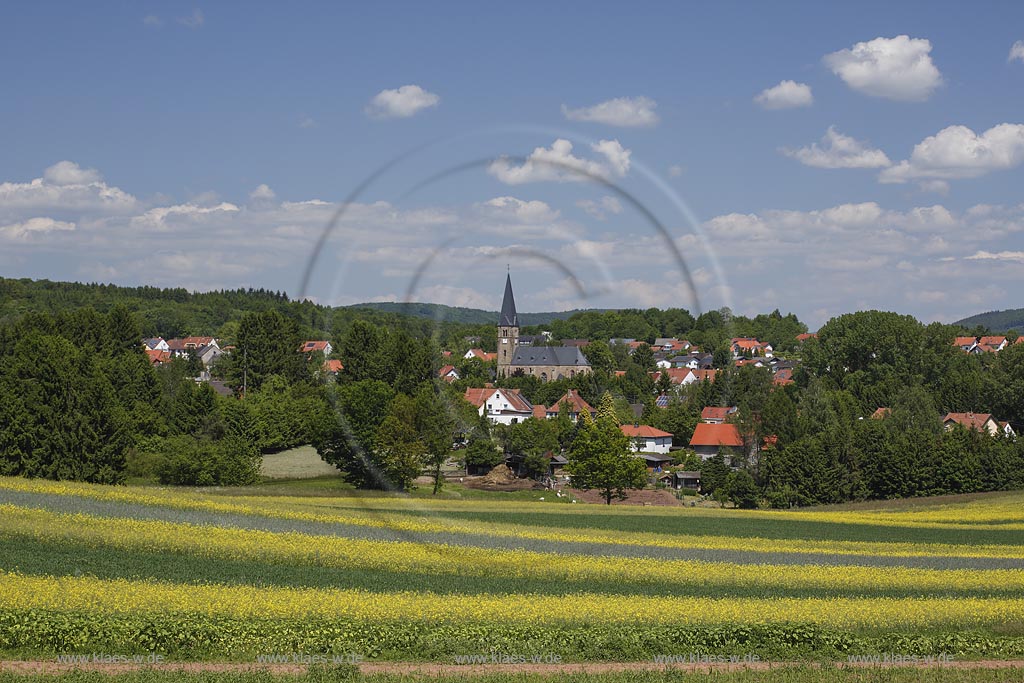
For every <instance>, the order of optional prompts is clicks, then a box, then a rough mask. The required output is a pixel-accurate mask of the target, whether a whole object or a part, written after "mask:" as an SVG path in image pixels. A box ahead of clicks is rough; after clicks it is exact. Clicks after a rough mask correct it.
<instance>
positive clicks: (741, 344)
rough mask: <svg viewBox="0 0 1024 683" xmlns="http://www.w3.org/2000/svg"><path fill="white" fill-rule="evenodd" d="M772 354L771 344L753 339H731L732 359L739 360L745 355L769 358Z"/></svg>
mask: <svg viewBox="0 0 1024 683" xmlns="http://www.w3.org/2000/svg"><path fill="white" fill-rule="evenodd" d="M772 352H773V349H772V345H771V344H768V343H766V342H760V341H758V340H756V339H754V338H753V337H733V339H732V355H733V357H734V358H739V357H741V356H743V355H746V354H749V355H751V356H763V357H764V358H771V357H772V355H773V353H772Z"/></svg>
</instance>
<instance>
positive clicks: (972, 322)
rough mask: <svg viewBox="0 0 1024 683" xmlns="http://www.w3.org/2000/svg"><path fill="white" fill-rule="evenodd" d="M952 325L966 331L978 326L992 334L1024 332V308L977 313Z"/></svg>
mask: <svg viewBox="0 0 1024 683" xmlns="http://www.w3.org/2000/svg"><path fill="white" fill-rule="evenodd" d="M953 324H954V325H960V326H962V327H966V328H968V329H974V328H975V327H978V326H979V325H980V326H981V327H985V328H988V329H989V330H991V331H992V332H997V333H1005V332H1007V331H1008V330H1016V331H1017V332H1024V308H1014V309H1010V310H1006V311H989V312H988V313H979V314H978V315H972V316H971V317H969V318H964V319H963V320H959V321H957V322H955V323H953Z"/></svg>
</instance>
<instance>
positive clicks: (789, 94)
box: [754, 81, 814, 109]
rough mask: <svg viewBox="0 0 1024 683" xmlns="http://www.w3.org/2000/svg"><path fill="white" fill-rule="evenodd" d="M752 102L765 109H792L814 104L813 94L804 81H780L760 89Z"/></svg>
mask: <svg viewBox="0 0 1024 683" xmlns="http://www.w3.org/2000/svg"><path fill="white" fill-rule="evenodd" d="M754 102H755V103H757V104H759V105H761V106H762V107H764V108H765V109H792V108H794V107H809V106H811V105H812V104H814V95H813V94H811V86H809V85H807V84H806V83H797V82H796V81H782V82H781V83H779V84H778V85H775V86H772V87H771V88H765V89H764V90H762V91H761V93H760V94H759V95H757V96H756V97H755V98H754Z"/></svg>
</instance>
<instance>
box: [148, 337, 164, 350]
mask: <svg viewBox="0 0 1024 683" xmlns="http://www.w3.org/2000/svg"><path fill="white" fill-rule="evenodd" d="M142 344H143V346H145V347H146V350H147V351H170V350H171V347H170V346H168V345H167V342H166V341H164V339H163V337H154V338H152V339H143V340H142Z"/></svg>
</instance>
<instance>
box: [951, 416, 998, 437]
mask: <svg viewBox="0 0 1024 683" xmlns="http://www.w3.org/2000/svg"><path fill="white" fill-rule="evenodd" d="M942 425H943V426H944V427H945V428H946V429H953V427H954V426H956V425H961V426H963V427H966V428H967V429H974V430H976V431H979V432H982V433H986V434H989V435H991V436H998V435H999V434H1000V433H1003V427H1002V426H1001V425H1000V424H999V421H998V420H996V419H995V418H993V417H992V416H991V415H990V414H988V413H947V414H946V416H945V417H944V418H942Z"/></svg>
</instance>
